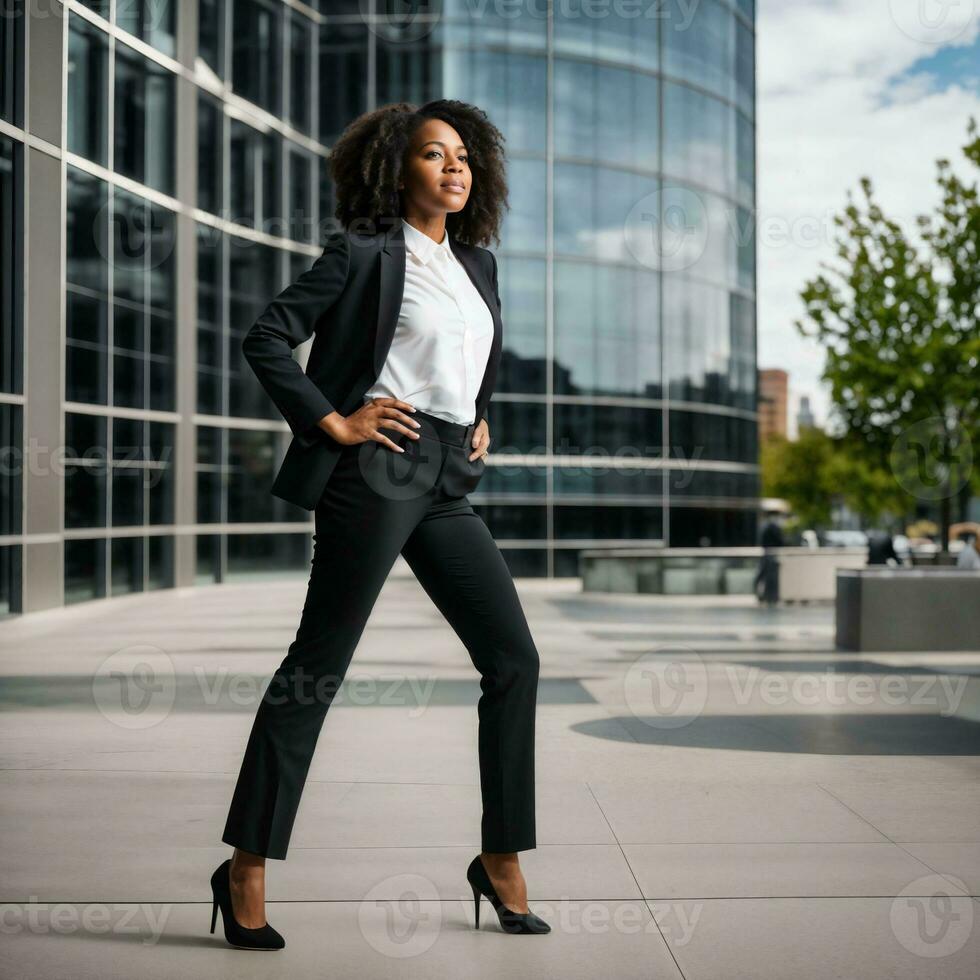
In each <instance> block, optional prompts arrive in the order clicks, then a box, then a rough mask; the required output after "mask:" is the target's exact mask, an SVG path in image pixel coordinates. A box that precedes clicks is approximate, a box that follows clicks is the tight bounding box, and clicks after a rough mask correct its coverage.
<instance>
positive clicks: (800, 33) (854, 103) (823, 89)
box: [756, 0, 980, 431]
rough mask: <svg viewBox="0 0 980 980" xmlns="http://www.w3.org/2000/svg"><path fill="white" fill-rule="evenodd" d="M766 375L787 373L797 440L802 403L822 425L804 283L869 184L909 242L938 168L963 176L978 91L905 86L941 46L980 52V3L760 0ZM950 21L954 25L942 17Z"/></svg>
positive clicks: (929, 201) (829, 254)
mask: <svg viewBox="0 0 980 980" xmlns="http://www.w3.org/2000/svg"><path fill="white" fill-rule="evenodd" d="M757 6H758V15H757V25H756V26H757V59H758V110H757V115H758V137H757V138H758V168H759V174H758V191H759V200H758V208H759V211H758V222H759V233H760V238H759V248H758V290H759V364H760V366H761V367H782V368H785V369H786V370H787V371H788V372H789V375H790V407H791V416H792V428H791V431H795V417H796V411H797V409H798V404H799V398H800V396H801V395H809V396H810V401H811V405H812V407H813V410H814V412H815V414H816V416H817V419H818V421H820V422H821V423H822V422H824V421H825V420H826V418H827V412H828V408H829V399H828V396H827V391H826V387H825V385H824V384H823V383H822V382H821V381H820V380H819V378H820V373H821V370H822V368H823V354H822V351H821V349H820V348H819V346H818V345H816V344H815V343H813V342H812V341H809V340H806V339H804V338H802V337H801V336H800V335H799V332H798V331H797V330H796V328H795V327H794V326H793V321H794V320H796V319H798V318H799V317H800V316H801V315H802V312H803V310H802V303H801V301H800V299H799V292H800V288H801V287H802V285H803V283H804V282H805V281H806V280H807V279H808V278H810V277H812V276H813V275H814V274H816V273H817V272H818V271H819V263H820V262H821V261H834V259H835V256H834V250H833V233H834V227H833V225H832V223H831V217H832V216H833V215H834V214H836V213H838V212H839V211H840V210H841V209H842V208H843V207H844V205H845V203H846V192H847V190H848V189H851V190H852V191H853V192H854V193H855V196H858V195H859V191H860V188H859V180H860V178H861V177H862V176H868V177H870V178H871V180H872V183H873V185H874V188H875V196H876V199H877V200H878V201H879V202H880V203H881V205H882V207H883V208H884V210H885V213H886V214H888V215H889V216H890V217H892V218H894V219H895V220H897V221H899V222H900V223H901V224H902V226H903V227H904V228H905V229H906V231H907V232H908V233H909V234H914V232H915V225H914V219H915V216H916V215H917V214H920V213H926V212H929V211H931V210H932V208H933V206H934V205H935V203H936V202H937V191H936V184H935V173H936V170H935V161H936V160H937V159H939V158H941V157H946V158H947V159H949V160H950V161H951V162H952V163H953V166H954V168H955V169H957V170H958V171H960V172H961V173H964V174H965V175H967V174H968V171H967V169H966V167H965V165H964V163H963V157H962V153H961V151H960V146H961V145H962V144H963V143H964V142H965V137H966V125H967V120H968V119H969V117H970V115H971V114H972V115H975V116H977V117H978V119H980V97H978V95H977V93H976V92H975V91H971V90H970V86H971V84H972V80H971V79H970V78H968V77H966V76H965V75H964V77H963V80H962V82H963V83H962V84H956V83H953V84H951V85H947V86H946V87H945V88H937V79H936V77H935V76H934V75H928V76H926V75H924V74H923V75H916V74H913V75H911V76H903V77H902V78H901V79H898V78H897V77H896V76H898V75H900V74H901V73H904V72H906V71H908V69H910V68H911V67H912V66H914V65H915V64H916V62H918V61H920V60H921V59H923V58H928V57H929V56H930V55H932V54H934V53H935V52H936V51H937V50H939V48H940V44H938V43H935V42H934V41H933V40H927V39H931V38H934V37H939V38H940V39H943V40H945V41H946V42H947V43H949V44H952V45H955V46H958V47H959V46H966V45H969V44H972V42H973V41H974V39H975V38H976V35H977V32H978V30H980V19H978V17H977V16H976V13H977V11H976V7H977V6H978V3H977V2H975V0H874V2H862V3H853V2H840V0H759V2H758V3H757ZM944 18H945V19H944Z"/></svg>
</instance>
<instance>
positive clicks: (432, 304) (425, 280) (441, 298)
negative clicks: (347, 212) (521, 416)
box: [364, 218, 493, 425]
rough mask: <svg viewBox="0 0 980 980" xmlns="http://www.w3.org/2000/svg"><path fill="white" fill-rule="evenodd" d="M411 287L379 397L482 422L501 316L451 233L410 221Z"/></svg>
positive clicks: (375, 390) (375, 394)
mask: <svg viewBox="0 0 980 980" xmlns="http://www.w3.org/2000/svg"><path fill="white" fill-rule="evenodd" d="M402 226H403V227H404V235H405V248H406V255H405V292H404V295H403V297H402V305H401V311H400V312H399V314H398V323H397V325H396V327H395V333H394V336H393V337H392V340H391V347H390V348H389V350H388V356H387V358H386V359H385V363H384V364H383V365H382V367H381V373H380V374H379V375H378V377H377V379H376V380H375V382H374V384H373V385H371V387H370V388H369V389H368V390H367V391H366V392H365V393H364V401H365V402H367V401H370V400H371V399H372V398H385V397H387V398H400V399H401V400H403V401H407V402H410V403H411V404H412V405H414V406H415V407H416V408H418V409H421V410H422V411H423V412H429V413H431V414H432V415H437V416H439V417H440V418H444V419H448V420H449V421H450V422H459V423H461V424H463V425H469V424H470V423H471V422H474V421H476V420H475V418H474V412H475V410H476V396H477V394H478V393H479V390H480V383H481V382H482V381H483V374H484V371H485V370H486V366H487V360H488V359H489V357H490V345H491V342H492V341H493V317H492V316H491V314H490V308H489V307H488V306H487V304H486V301H485V300H484V299H483V297H482V296H481V295H480V292H479V290H478V289H477V288H476V286H475V285H473V280H472V279H470V277H469V274H468V273H467V271H466V269H464V268H463V266H462V265H461V264H460V261H459V259H457V258H456V256H455V255H454V254H453V250H452V248H451V247H450V245H449V232H448V231H447V232H446V233H445V234H444V235H443V238H442V241H441V242H434V241H433V240H432V239H431V238H429V236H428V235H426V234H424V233H423V232H421V231H419V230H418V229H417V228H415V227H414V226H413V225H411V224H409V223H408V222H407V221H405V219H404V218H403V219H402Z"/></svg>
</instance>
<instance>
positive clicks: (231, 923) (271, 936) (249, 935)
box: [211, 858, 286, 949]
mask: <svg viewBox="0 0 980 980" xmlns="http://www.w3.org/2000/svg"><path fill="white" fill-rule="evenodd" d="M230 874H231V858H228V859H227V860H226V861H224V862H223V863H222V864H219V865H218V867H217V868H216V869H215V872H214V874H213V875H211V894H212V896H213V897H214V902H213V904H212V906H211V932H214V924H215V922H216V921H217V918H218V908H219V907H220V908H221V922H222V924H223V925H224V927H225V939H227V940H228V942H229V943H230V944H231V945H232V946H237V947H238V948H239V949H282V948H283V947H284V946H285V945H286V940H285V939H283V938H282V936H281V935H279V933H278V932H276V930H275V929H273V928H272V926H270V925H269V923H268V922H267V923H266V924H265V925H264V926H259V928H258V929H248V928H246V927H245V926H243V925H239V923H238V920H237V919H236V918H235V913H234V911H233V910H232V904H231V884H230V882H229V879H228V876H229V875H230Z"/></svg>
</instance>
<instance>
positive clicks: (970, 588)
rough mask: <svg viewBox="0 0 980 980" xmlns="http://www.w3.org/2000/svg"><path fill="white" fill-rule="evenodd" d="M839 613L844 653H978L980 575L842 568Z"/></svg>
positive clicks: (839, 642)
mask: <svg viewBox="0 0 980 980" xmlns="http://www.w3.org/2000/svg"><path fill="white" fill-rule="evenodd" d="M835 614H836V643H837V647H838V649H841V650H863V651H877V652H881V651H895V652H899V651H911V650H914V651H927V652H931V651H940V650H980V572H974V571H966V570H965V569H964V570H958V569H952V568H950V569H946V568H930V569H928V570H924V569H916V568H909V569H898V568H895V569H886V568H874V569H870V568H868V569H862V570H853V569H852V570H842V571H839V572H838V573H837V600H836V611H835Z"/></svg>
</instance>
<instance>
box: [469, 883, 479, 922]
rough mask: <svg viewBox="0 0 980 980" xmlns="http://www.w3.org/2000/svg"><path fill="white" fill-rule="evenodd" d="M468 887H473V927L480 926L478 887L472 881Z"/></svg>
mask: <svg viewBox="0 0 980 980" xmlns="http://www.w3.org/2000/svg"><path fill="white" fill-rule="evenodd" d="M470 888H472V889H473V928H474V929H479V928H480V889H479V888H477V887H476V885H474V884H473V883H472V882H471V883H470Z"/></svg>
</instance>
